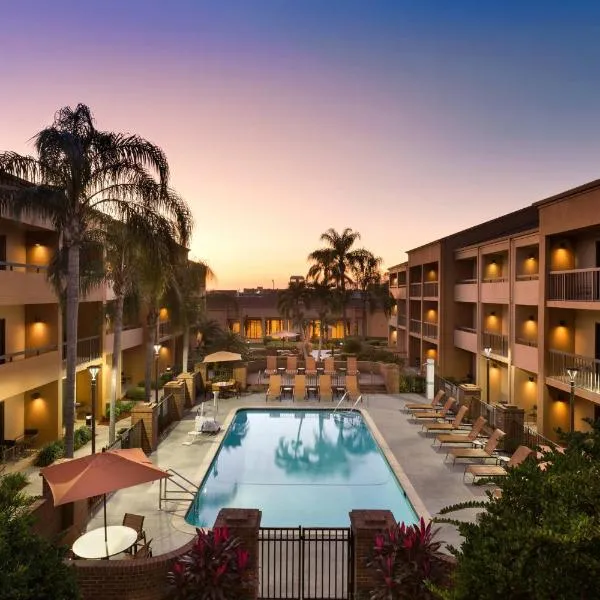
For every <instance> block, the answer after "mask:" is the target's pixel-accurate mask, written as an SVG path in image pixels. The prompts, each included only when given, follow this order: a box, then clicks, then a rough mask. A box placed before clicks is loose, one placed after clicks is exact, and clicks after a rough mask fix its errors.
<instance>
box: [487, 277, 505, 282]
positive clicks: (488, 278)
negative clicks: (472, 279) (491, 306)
mask: <svg viewBox="0 0 600 600" xmlns="http://www.w3.org/2000/svg"><path fill="white" fill-rule="evenodd" d="M482 281H483V283H504V282H506V281H508V279H507V278H506V277H484V278H483V279H482Z"/></svg>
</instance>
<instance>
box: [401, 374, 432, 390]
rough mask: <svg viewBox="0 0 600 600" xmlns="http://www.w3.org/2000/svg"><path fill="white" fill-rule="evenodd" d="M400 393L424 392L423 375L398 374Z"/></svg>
mask: <svg viewBox="0 0 600 600" xmlns="http://www.w3.org/2000/svg"><path fill="white" fill-rule="evenodd" d="M399 385H400V389H399V391H400V393H401V394H408V393H413V394H424V393H425V387H426V382H425V377H422V376H421V375H400V381H399Z"/></svg>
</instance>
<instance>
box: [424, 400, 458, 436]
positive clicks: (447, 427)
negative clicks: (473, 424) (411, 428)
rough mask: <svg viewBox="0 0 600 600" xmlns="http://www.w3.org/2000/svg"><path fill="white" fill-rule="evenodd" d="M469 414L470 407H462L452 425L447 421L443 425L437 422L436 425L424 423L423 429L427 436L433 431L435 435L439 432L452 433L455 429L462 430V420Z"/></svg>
mask: <svg viewBox="0 0 600 600" xmlns="http://www.w3.org/2000/svg"><path fill="white" fill-rule="evenodd" d="M468 412H469V407H468V406H461V407H460V408H459V409H458V412H457V413H456V416H455V417H454V421H452V422H451V423H448V422H447V421H446V422H444V423H442V422H440V421H437V422H435V423H423V427H422V428H421V429H423V430H425V432H426V435H427V434H428V433H429V432H430V431H433V432H435V433H439V432H452V431H454V430H455V429H459V428H460V424H461V423H462V420H463V419H464V418H465V415H466V414H467V413H468Z"/></svg>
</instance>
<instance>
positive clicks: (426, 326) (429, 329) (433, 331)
mask: <svg viewBox="0 0 600 600" xmlns="http://www.w3.org/2000/svg"><path fill="white" fill-rule="evenodd" d="M422 333H423V337H428V338H431V339H433V340H437V336H438V326H437V323H428V322H427V321H424V322H423V328H422Z"/></svg>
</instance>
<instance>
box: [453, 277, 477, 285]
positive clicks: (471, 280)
mask: <svg viewBox="0 0 600 600" xmlns="http://www.w3.org/2000/svg"><path fill="white" fill-rule="evenodd" d="M456 283H457V284H464V283H477V278H476V277H469V278H468V279H457V280H456Z"/></svg>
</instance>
